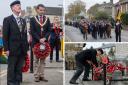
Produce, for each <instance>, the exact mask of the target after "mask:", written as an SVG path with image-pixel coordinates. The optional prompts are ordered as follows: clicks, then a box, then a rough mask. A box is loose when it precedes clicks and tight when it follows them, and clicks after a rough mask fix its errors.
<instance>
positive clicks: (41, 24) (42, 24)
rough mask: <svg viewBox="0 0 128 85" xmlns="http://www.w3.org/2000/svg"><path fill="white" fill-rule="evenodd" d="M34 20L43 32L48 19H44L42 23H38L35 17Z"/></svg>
mask: <svg viewBox="0 0 128 85" xmlns="http://www.w3.org/2000/svg"><path fill="white" fill-rule="evenodd" d="M35 20H36V22H37V23H38V24H39V25H40V27H41V31H44V28H43V26H44V25H45V24H46V22H47V20H48V18H47V17H46V19H45V21H44V23H40V21H39V20H38V19H37V18H36V17H35Z"/></svg>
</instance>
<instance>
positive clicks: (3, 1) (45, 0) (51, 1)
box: [0, 0, 63, 25]
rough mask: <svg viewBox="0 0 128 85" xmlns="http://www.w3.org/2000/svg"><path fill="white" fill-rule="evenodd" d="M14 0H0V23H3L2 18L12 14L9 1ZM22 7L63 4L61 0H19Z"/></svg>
mask: <svg viewBox="0 0 128 85" xmlns="http://www.w3.org/2000/svg"><path fill="white" fill-rule="evenodd" d="M13 1H15V0H0V9H1V12H0V25H2V23H3V18H4V17H6V16H8V15H10V14H12V12H11V10H10V3H11V2H13ZM20 1H21V4H22V9H26V7H27V6H35V5H37V4H40V3H42V4H44V5H45V6H48V7H58V6H60V5H62V4H63V0H20Z"/></svg>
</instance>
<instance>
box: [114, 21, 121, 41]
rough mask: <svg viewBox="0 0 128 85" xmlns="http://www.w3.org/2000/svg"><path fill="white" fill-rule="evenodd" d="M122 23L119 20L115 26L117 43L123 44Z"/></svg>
mask: <svg viewBox="0 0 128 85" xmlns="http://www.w3.org/2000/svg"><path fill="white" fill-rule="evenodd" d="M121 29H122V26H121V23H120V20H117V22H116V24H115V35H116V42H121Z"/></svg>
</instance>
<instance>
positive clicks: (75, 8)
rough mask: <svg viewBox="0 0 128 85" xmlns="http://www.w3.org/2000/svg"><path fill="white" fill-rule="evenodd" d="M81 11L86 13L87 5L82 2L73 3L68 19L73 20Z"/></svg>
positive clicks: (67, 15) (70, 6)
mask: <svg viewBox="0 0 128 85" xmlns="http://www.w3.org/2000/svg"><path fill="white" fill-rule="evenodd" d="M81 11H85V4H84V2H82V1H80V0H76V1H75V2H74V3H71V4H70V5H69V7H68V13H67V14H66V18H72V17H74V16H76V15H78V14H80V12H81Z"/></svg>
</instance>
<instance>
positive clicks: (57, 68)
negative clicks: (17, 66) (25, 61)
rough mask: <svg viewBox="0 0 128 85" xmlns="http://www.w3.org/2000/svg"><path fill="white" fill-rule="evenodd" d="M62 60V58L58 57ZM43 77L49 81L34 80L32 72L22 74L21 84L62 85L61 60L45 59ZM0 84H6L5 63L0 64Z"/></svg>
mask: <svg viewBox="0 0 128 85" xmlns="http://www.w3.org/2000/svg"><path fill="white" fill-rule="evenodd" d="M60 60H62V58H61V59H60ZM45 77H46V79H48V80H49V82H47V83H45V82H38V83H36V82H34V77H33V74H32V73H29V72H27V73H24V74H23V83H22V84H21V85H63V62H59V63H57V62H55V60H54V61H53V62H52V63H50V62H49V57H48V58H47V59H46V67H45ZM0 85H7V64H0Z"/></svg>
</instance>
